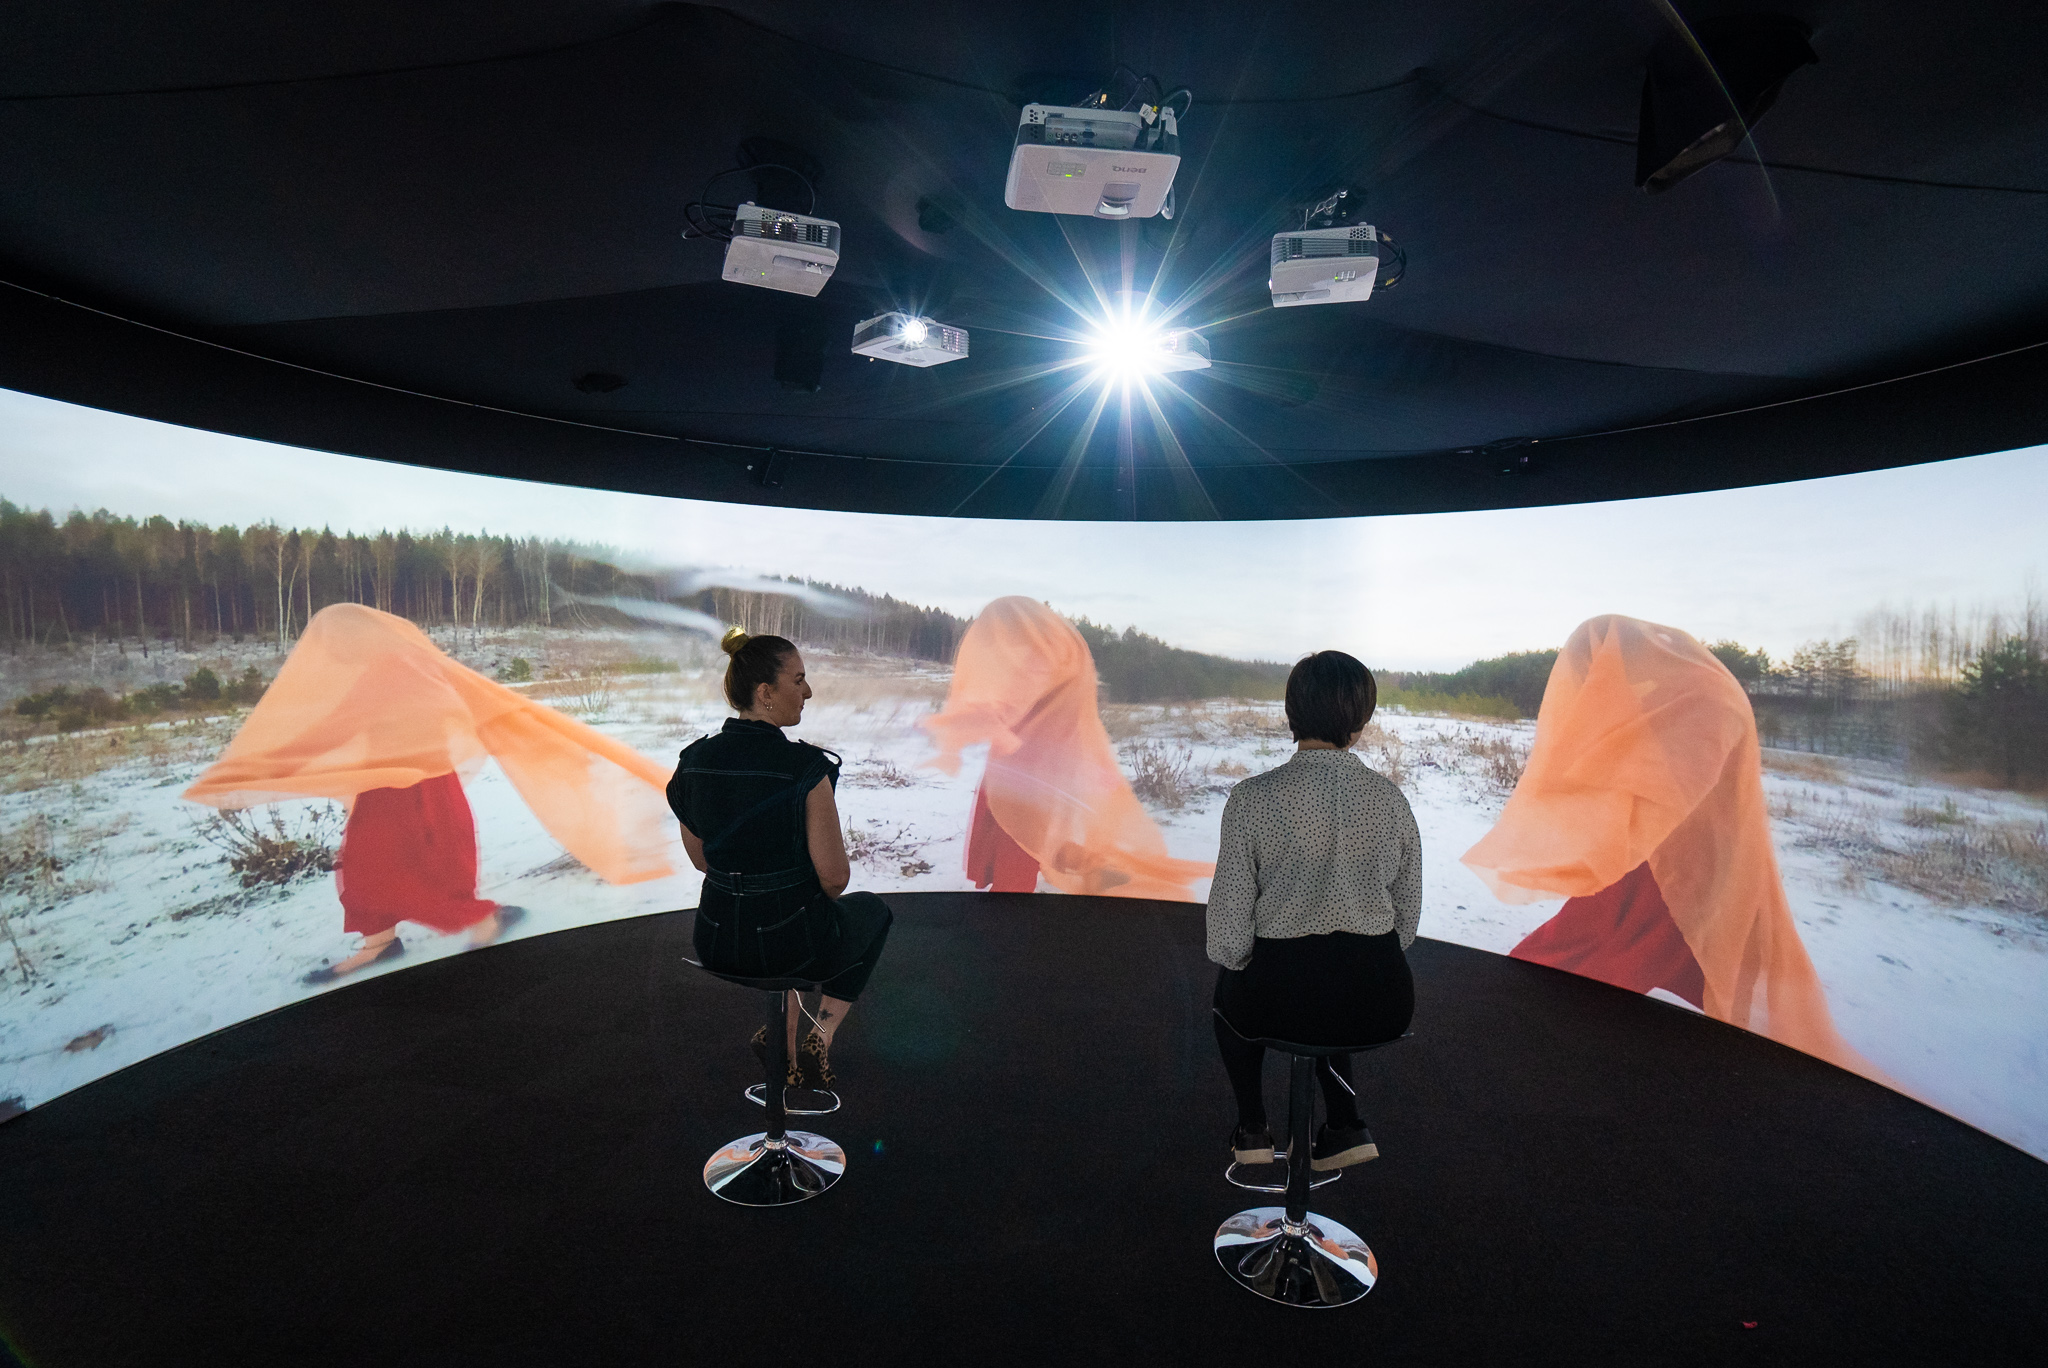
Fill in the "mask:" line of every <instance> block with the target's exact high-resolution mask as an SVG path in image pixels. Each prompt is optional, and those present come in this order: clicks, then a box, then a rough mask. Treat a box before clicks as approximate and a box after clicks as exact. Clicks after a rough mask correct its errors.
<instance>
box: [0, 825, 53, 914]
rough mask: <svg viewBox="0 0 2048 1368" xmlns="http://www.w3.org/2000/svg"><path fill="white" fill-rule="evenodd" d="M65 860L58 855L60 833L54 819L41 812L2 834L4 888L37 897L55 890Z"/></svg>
mask: <svg viewBox="0 0 2048 1368" xmlns="http://www.w3.org/2000/svg"><path fill="white" fill-rule="evenodd" d="M63 870H64V861H63V860H62V859H61V858H59V856H58V854H57V834H56V831H55V830H54V829H53V828H52V827H51V825H50V819H49V818H48V817H47V816H45V815H44V814H42V813H40V812H38V813H36V814H35V815H34V816H32V817H30V818H29V819H28V820H27V821H25V822H23V823H21V824H20V825H18V826H15V827H13V828H11V829H9V830H8V831H6V832H5V833H0V891H4V892H6V893H9V894H12V895H15V896H18V897H24V898H35V897H38V896H45V895H47V894H49V893H51V892H53V891H55V888H56V884H57V880H58V878H59V877H60V876H61V874H62V873H63Z"/></svg>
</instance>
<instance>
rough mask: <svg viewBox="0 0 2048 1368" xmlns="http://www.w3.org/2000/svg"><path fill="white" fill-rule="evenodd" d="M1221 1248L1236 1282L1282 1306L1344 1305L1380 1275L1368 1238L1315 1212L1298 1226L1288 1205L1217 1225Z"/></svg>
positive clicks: (1219, 1259) (1253, 1211)
mask: <svg viewBox="0 0 2048 1368" xmlns="http://www.w3.org/2000/svg"><path fill="white" fill-rule="evenodd" d="M1215 1249H1216V1262H1218V1263H1220V1264H1222V1265H1223V1271H1224V1272H1225V1273H1228V1274H1229V1275H1230V1277H1231V1280H1232V1281H1234V1282H1236V1283H1237V1284H1238V1285H1239V1286H1241V1287H1246V1288H1249V1289H1251V1290H1252V1291H1253V1292H1256V1293H1258V1294H1259V1295H1260V1296H1262V1297H1264V1298H1265V1299H1266V1300H1267V1301H1276V1302H1279V1303H1280V1304H1281V1305H1282V1306H1344V1305H1347V1304H1349V1303H1351V1302H1355V1301H1357V1300H1358V1299H1359V1298H1360V1297H1363V1296H1364V1295H1365V1294H1366V1293H1368V1292H1370V1291H1372V1287H1373V1284H1374V1283H1376V1282H1378V1281H1379V1276H1380V1269H1379V1261H1378V1260H1377V1259H1375V1258H1374V1257H1373V1254H1372V1251H1371V1250H1370V1249H1368V1248H1366V1245H1365V1241H1364V1240H1361V1239H1359V1238H1358V1236H1357V1235H1356V1234H1354V1233H1353V1232H1352V1231H1351V1230H1349V1229H1348V1228H1346V1227H1344V1226H1341V1225H1339V1224H1337V1223H1336V1222H1335V1221H1333V1220H1331V1219H1330V1218H1329V1217H1327V1216H1318V1215H1316V1214H1315V1213H1314V1212H1313V1211H1311V1212H1309V1213H1308V1215H1307V1218H1306V1219H1305V1220H1304V1221H1303V1222H1302V1223H1301V1225H1300V1226H1298V1227H1296V1228H1294V1229H1293V1230H1289V1229H1288V1224H1287V1212H1286V1210H1285V1209H1284V1208H1281V1207H1253V1208H1252V1209H1251V1210H1249V1211H1240V1212H1238V1213H1237V1215H1235V1216H1233V1217H1231V1218H1230V1219H1229V1220H1227V1221H1225V1222H1224V1223H1223V1224H1222V1225H1221V1226H1218V1227H1217V1229H1216V1242H1215Z"/></svg>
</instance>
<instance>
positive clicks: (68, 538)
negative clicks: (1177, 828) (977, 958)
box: [0, 498, 2048, 782]
mask: <svg viewBox="0 0 2048 1368" xmlns="http://www.w3.org/2000/svg"><path fill="white" fill-rule="evenodd" d="M620 559H621V557H620V555H619V553H618V552H617V551H616V550H615V549H614V548H610V547H604V546H593V545H589V544H585V543H580V542H570V541H557V540H553V539H548V538H540V537H513V536H502V535H493V534H491V533H490V532H488V531H481V532H475V533H470V532H457V531H455V530H453V529H452V528H446V527H444V528H442V529H441V530H439V531H438V532H434V531H429V532H414V531H411V530H400V531H396V532H393V531H390V530H383V531H379V532H377V533H374V534H363V533H353V532H342V533H336V532H334V531H333V530H332V529H331V528H328V527H321V528H319V529H317V530H316V529H313V528H309V527H308V528H299V527H290V528H287V527H283V526H281V525H279V524H277V523H275V522H271V523H257V524H251V525H249V526H247V527H240V528H238V527H235V526H233V525H222V526H219V527H212V526H208V525H206V524H203V523H196V522H190V521H176V522H174V521H172V520H171V519H169V518H167V517H164V516H163V515H160V514H159V515H153V516H150V517H146V518H140V519H138V518H135V517H132V516H131V517H116V516H115V515H114V514H112V513H110V512H108V511H107V510H105V509H100V510H97V511H95V512H92V513H86V512H84V511H82V510H74V511H72V512H71V513H70V514H69V515H68V516H66V517H65V518H64V519H63V520H62V521H59V520H58V519H57V518H56V517H55V516H53V515H52V514H51V512H50V511H49V510H47V509H42V510H32V509H28V508H25V507H21V506H18V505H16V504H14V503H12V502H10V501H8V500H6V499H4V498H0V596H4V598H5V602H6V609H7V619H6V630H7V640H8V644H9V649H10V650H15V649H18V648H19V646H20V644H21V643H23V642H30V643H35V644H39V645H42V646H45V647H49V646H54V645H57V644H58V643H59V642H61V643H63V644H65V645H67V646H69V645H73V644H76V643H77V642H78V640H79V639H80V638H85V639H87V640H103V639H107V640H111V641H113V642H115V643H120V642H123V641H125V640H126V639H127V638H129V637H131V636H132V637H134V638H136V639H138V640H140V641H142V642H144V643H145V644H146V643H148V642H149V641H151V640H157V641H166V640H168V641H176V642H179V643H181V644H183V645H185V646H186V647H188V648H189V647H190V646H191V645H192V644H193V643H194V642H195V641H197V640H198V639H201V638H213V639H218V638H227V637H232V638H233V639H235V640H244V639H249V638H257V639H264V640H270V641H272V642H274V644H275V646H276V649H277V650H278V651H279V652H280V653H281V652H283V651H284V650H286V649H288V648H289V645H290V643H291V641H292V640H294V639H295V638H296V636H297V634H298V632H299V631H301V630H303V629H304V626H305V624H306V622H308V621H310V620H311V618H312V616H313V614H314V613H315V612H317V611H318V610H319V609H320V608H323V607H326V606H329V605H331V604H334V603H342V602H350V603H363V604H367V605H369V606H371V607H374V608H378V609H381V610H383V611H385V612H389V613H393V614H395V615H397V616H400V617H404V618H406V619H408V620H410V621H412V622H415V623H417V624H419V625H421V626H423V627H456V628H465V629H467V630H469V631H470V632H472V633H478V632H481V631H482V630H483V629H484V628H485V627H486V626H489V627H492V628H502V627H510V626H516V625H523V624H538V625H542V626H585V627H599V626H620V625H631V619H629V618H627V617H625V616H624V615H622V614H619V613H616V612H615V611H613V610H611V609H606V608H598V607H594V606H592V605H590V604H588V603H586V602H583V601H582V600H584V599H585V598H608V597H617V598H662V597H664V596H663V594H662V593H661V590H660V586H659V584H658V582H657V581H656V579H654V578H653V577H651V576H648V575H644V574H639V573H636V572H634V571H631V570H628V569H623V568H621V567H620V565H619V564H618V562H619V560H620ZM785 582H787V583H788V584H789V585H790V586H791V590H790V592H788V593H783V592H778V591H776V590H773V589H733V588H722V587H720V588H707V589H703V590H700V591H698V592H696V593H695V594H692V595H687V596H685V597H684V598H683V599H682V600H681V601H682V602H683V603H685V604H686V605H687V606H691V607H694V608H697V609H698V610H699V611H701V612H704V613H706V614H708V615H710V616H713V617H716V618H718V619H719V620H720V621H723V622H729V623H736V624H738V625H739V626H741V627H743V628H745V629H746V630H747V631H749V632H757V633H758V632H771V633H774V634H777V635H781V636H786V637H789V638H790V639H791V640H793V641H797V642H799V643H801V644H803V645H806V646H812V647H819V648H824V649H833V650H847V651H862V652H868V653H872V654H879V655H891V656H899V657H905V658H909V659H914V660H927V661H931V662H934V663H938V664H949V663H951V661H952V659H953V655H954V652H955V651H956V649H957V648H958V645H959V642H960V638H961V637H962V636H963V635H964V634H965V632H966V630H967V628H968V626H969V625H970V619H967V618H963V617H960V616H958V615H956V614H953V613H950V612H948V611H946V610H944V609H940V608H933V607H927V606H922V605H918V604H913V603H909V602H906V601H903V600H900V599H897V598H895V597H894V596H893V595H887V594H874V593H871V592H869V591H867V590H866V589H863V588H858V587H847V586H841V585H833V584H826V583H822V582H817V581H811V580H799V579H796V578H794V577H786V579H785ZM562 590H566V591H568V592H567V594H566V595H564V594H562V593H561V591H562ZM807 590H822V591H824V592H825V593H827V594H830V595H832V596H833V597H835V598H837V599H839V600H840V601H842V602H843V603H847V604H849V605H850V606H852V607H853V609H854V611H853V612H851V613H845V612H831V611H825V610H822V609H821V608H819V607H815V606H813V604H812V602H808V601H806V597H807V596H804V595H803V591H807ZM1074 622H1075V626H1076V628H1077V630H1079V631H1080V632H1081V634H1082V636H1083V638H1084V639H1085V640H1086V641H1087V642H1088V646H1089V649H1090V651H1091V652H1093V654H1094V656H1095V663H1096V672H1097V675H1098V677H1099V678H1100V680H1101V683H1102V687H1103V692H1104V695H1105V697H1106V698H1107V700H1108V701H1112V702H1119V703H1153V702H1182V701H1193V700H1195V699H1201V698H1219V697H1243V698H1261V699H1274V698H1278V697H1279V696H1280V695H1281V693H1282V691H1283V690H1284V687H1285V683H1286V678H1287V672H1288V670H1289V669H1290V668H1291V666H1290V664H1288V663H1285V662H1277V661H1265V660H1239V659H1233V658H1230V657H1226V656H1220V655H1214V654H1210V653H1207V652H1201V651H1190V650H1186V649H1183V648H1180V647H1176V646H1172V645H1169V644H1168V643H1167V642H1165V641H1163V640H1161V639H1160V638H1158V637H1155V636H1152V635H1151V634H1149V633H1146V632H1142V631H1140V630H1138V629H1137V628H1136V627H1134V626H1133V627H1126V628H1124V629H1123V630H1122V631H1120V632H1119V631H1117V630H1115V629H1114V628H1111V627H1108V626H1104V625H1100V624H1096V623H1093V622H1091V621H1089V620H1088V619H1087V618H1085V617H1082V618H1077V619H1075V620H1074ZM1708 649H1709V650H1710V651H1712V652H1713V653H1714V655H1715V656H1716V657H1717V658H1718V659H1720V660H1721V662H1722V663H1723V664H1724V665H1726V666H1727V667H1728V669H1729V671H1730V672H1731V673H1732V674H1734V676H1735V677H1736V678H1737V679H1738V680H1739V681H1741V683H1742V684H1743V687H1744V689H1745V691H1746V692H1748V694H1749V695H1750V698H1751V701H1752V705H1753V706H1754V707H1755V709H1756V711H1757V714H1758V719H1759V727H1760V730H1761V731H1762V732H1763V733H1764V736H1765V743H1766V744H1786V745H1791V746H1794V747H1796V748H1802V749H1818V750H1827V751H1834V752H1841V753H1880V752H1885V751H1893V752H1900V753H1906V754H1913V755H1921V756H1931V755H1933V754H1934V753H1935V752H1937V751H1938V752H1940V753H1941V754H1942V755H1943V756H1945V757H1946V758H1948V759H1950V760H1952V761H1953V760H1958V759H1962V758H1974V759H1976V760H1978V761H1980V762H1982V763H1984V764H1986V766H1987V767H1990V768H1995V769H2002V770H2004V771H2005V772H2006V774H2007V776H2008V781H2009V782H2023V781H2029V780H2031V781H2038V780H2040V779H2044V778H2048V611H2044V609H2043V607H2042V605H2041V603H2040V602H2039V601H2038V600H2037V599H2035V598H2032V597H2029V598H2028V599H2027V601H2026V603H2025V604H2024V606H2023V607H2022V608H2020V609H2018V610H2017V611H2008V612H2004V613H2000V612H1996V611H1991V612H1984V611H1979V612H1976V613H1974V614H1961V613H1958V612H1957V611H1956V610H1954V609H1949V610H1947V611H1946V612H1943V611H1939V610H1926V611H1921V612H1917V613H1916V612H1913V611H1904V612H1900V611H1890V610H1879V611H1878V612H1876V613H1873V614H1871V615H1868V616H1867V617H1866V619H1865V621H1864V622H1863V624H1861V625H1860V627H1859V631H1858V633H1857V634H1856V635H1854V636H1850V637H1845V638H1841V639H1839V640H1820V641H1811V642H1807V643H1805V644H1803V645H1801V646H1800V647H1799V648H1798V649H1797V650H1796V651H1795V652H1794V653H1793V654H1792V655H1791V656H1790V657H1789V658H1787V659H1785V660H1783V661H1778V660H1774V659H1773V658H1772V657H1771V656H1770V655H1769V654H1768V653H1767V652H1765V651H1763V650H1761V649H1756V648H1750V647H1745V646H1743V645H1741V644H1739V643H1737V642H1734V641H1728V640H1723V641H1717V642H1714V643H1712V644H1711V645H1709V646H1708ZM1556 659H1557V651H1556V650H1555V649H1545V650H1536V651H1512V652H1508V653H1505V654H1503V655H1500V656H1494V657H1490V658H1488V659H1485V660H1477V661H1474V662H1472V663H1471V664H1469V665H1466V666H1464V667H1462V668H1460V669H1457V670H1450V671H1422V670H1380V671H1377V672H1376V674H1377V676H1378V679H1379V681H1380V686H1381V699H1382V701H1383V702H1384V703H1387V704H1392V705H1397V706H1400V705H1405V706H1408V707H1411V708H1413V709H1415V710H1417V711H1444V712H1459V713H1467V714H1472V715H1476V716H1490V717H1498V718H1502V719H1514V718H1529V717H1534V716H1535V715H1536V713H1537V711H1538V708H1539V706H1540V704H1541V702H1542V697H1543V690H1544V687H1545V685H1546V684H1547V683H1548V680H1549V677H1550V670H1551V667H1552V665H1553V664H1554V663H1555V662H1556ZM1930 698H1936V699H1940V700H1945V701H1941V702H1936V703H1932V704H1930V703H1929V702H1928V701H1927V700H1928V699H1930ZM1959 737H1961V738H1966V739H1964V740H1958V739H1957V738H1959ZM1969 737H1975V738H1976V739H1975V740H1969V739H1967V738H1969ZM1930 738H1933V739H1930Z"/></svg>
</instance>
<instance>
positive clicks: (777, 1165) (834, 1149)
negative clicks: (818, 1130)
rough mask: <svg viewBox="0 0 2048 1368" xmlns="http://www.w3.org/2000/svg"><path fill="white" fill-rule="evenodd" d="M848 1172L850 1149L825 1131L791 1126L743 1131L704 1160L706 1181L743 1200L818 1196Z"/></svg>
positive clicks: (766, 1202) (763, 1203) (777, 1202)
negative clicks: (776, 1131)
mask: <svg viewBox="0 0 2048 1368" xmlns="http://www.w3.org/2000/svg"><path fill="white" fill-rule="evenodd" d="M844 1172H846V1151H845V1150H843V1149H841V1148H839V1146H837V1145H835V1144H833V1143H832V1142H831V1141H830V1140H827V1139H826V1138H825V1137H824V1136H822V1135H813V1134H811V1133H810V1132H809V1131H798V1130H793V1131H789V1132H787V1133H786V1134H784V1135H783V1137H782V1138H781V1139H780V1140H778V1141H774V1142H772V1143H771V1142H770V1141H769V1139H768V1133H767V1132H766V1131H762V1132H760V1133H758V1134H755V1135H746V1136H742V1137H740V1138H739V1139H737V1140H735V1141H733V1142H732V1143H731V1144H729V1145H727V1146H726V1147H725V1148H724V1149H721V1150H720V1151H719V1152H718V1153H716V1154H714V1155H712V1156H711V1159H710V1161H709V1162H707V1163H706V1164H705V1165H704V1186H705V1187H708V1188H710V1189H711V1193H712V1195H713V1196H715V1197H723V1198H724V1199H725V1200H726V1201H728V1202H736V1203H738V1204H739V1205H740V1206H750V1207H772V1206H788V1205H790V1204H791V1203H792V1202H801V1201H805V1200H807V1199H808V1198H812V1197H815V1196H817V1195H818V1194H819V1193H821V1192H823V1191H824V1190H825V1189H827V1188H829V1187H831V1186H832V1185H833V1184H834V1183H836V1182H838V1181H839V1175H840V1174H842V1173H844Z"/></svg>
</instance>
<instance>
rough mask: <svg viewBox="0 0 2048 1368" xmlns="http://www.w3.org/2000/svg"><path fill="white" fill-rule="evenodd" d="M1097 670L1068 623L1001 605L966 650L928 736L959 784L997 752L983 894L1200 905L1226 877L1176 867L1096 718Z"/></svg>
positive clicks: (982, 847)
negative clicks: (1208, 888)
mask: <svg viewBox="0 0 2048 1368" xmlns="http://www.w3.org/2000/svg"><path fill="white" fill-rule="evenodd" d="M1095 693H1096V683H1095V659H1094V657H1093V656H1091V655H1090V654H1089V653H1088V643H1087V642H1085V641H1083V640H1082V639H1081V634H1080V633H1079V632H1077V631H1075V630H1074V629H1073V627H1072V626H1071V625H1070V624H1069V623H1068V622H1067V621H1066V620H1065V619H1064V618H1062V617H1061V616H1060V615H1059V614H1057V613H1055V612H1053V611H1052V609H1050V608H1048V607H1046V606H1045V605H1044V604H1042V603H1040V602H1038V601H1037V600H1035V599H1028V598H1022V597H1012V598H999V599H997V600H996V601H995V602H994V603H991V604H989V605H988V607H986V608H984V609H982V611H981V616H980V617H978V618H976V619H975V620H974V625H973V626H971V627H969V628H968V629H967V635H966V636H965V637H963V638H962V639H961V642H960V653H959V657H958V659H957V660H956V661H955V662H954V665H953V686H952V689H951V691H950V692H949V693H948V694H947V696H946V708H945V711H944V712H941V713H939V714H938V715H937V716H935V717H930V718H926V719H925V720H924V722H923V724H922V725H923V726H924V729H925V730H926V731H927V732H928V733H930V735H931V737H932V740H933V742H934V743H935V744H936V745H937V746H938V750H939V754H938V756H937V757H936V758H935V759H934V760H933V761H931V763H932V764H933V765H935V766H936V767H937V768H939V769H941V770H944V771H945V772H946V773H948V774H957V773H959V770H960V752H961V751H962V750H963V749H964V748H966V747H968V746H971V745H974V744H976V743H977V742H982V741H985V742H987V743H988V768H987V769H986V770H985V771H984V772H983V774H982V778H981V788H980V789H979V791H977V792H976V794H975V796H974V816H973V819H972V822H971V825H970V827H969V829H968V836H967V873H968V877H970V878H972V879H973V880H974V882H975V884H976V886H978V887H981V888H990V887H993V888H994V889H995V890H996V891H998V892H1029V891H1031V890H1032V889H1034V888H1036V887H1037V886H1038V879H1039V877H1040V876H1041V875H1042V876H1043V877H1044V879H1045V881H1046V882H1047V883H1049V884H1051V885H1052V886H1053V887H1054V888H1057V889H1059V890H1060V891H1061V892H1064V893H1111V894H1115V895H1117V896H1118V897H1125V898H1174V899H1180V900H1184V901H1191V900H1193V899H1194V897H1195V894H1194V891H1193V888H1192V884H1193V881H1194V880H1196V879H1202V878H1207V877H1209V876H1210V875H1211V874H1212V873H1214V872H1215V866H1214V865H1211V864H1206V863H1203V862H1200V861H1196V860H1177V859H1174V858H1173V857H1172V856H1170V855H1168V854H1167V853H1166V838H1165V837H1164V836H1162V835H1161V834H1160V832H1159V828H1158V826H1157V825H1155V824H1154V823H1153V821H1152V818H1151V817H1150V816H1149V815H1148V814H1147V813H1146V811H1145V809H1144V807H1143V806H1142V805H1140V804H1139V802H1138V799H1137V795H1136V794H1134V793H1132V792H1131V786H1130V783H1129V781H1128V780H1126V779H1125V778H1124V775H1123V771H1122V770H1121V769H1119V768H1118V766H1117V760H1116V751H1115V750H1114V748H1112V747H1111V745H1110V743H1109V733H1108V732H1106V731H1104V730H1103V728H1102V717H1101V714H1100V712H1099V711H1098V710H1097V707H1096V697H1095Z"/></svg>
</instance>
